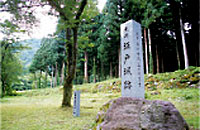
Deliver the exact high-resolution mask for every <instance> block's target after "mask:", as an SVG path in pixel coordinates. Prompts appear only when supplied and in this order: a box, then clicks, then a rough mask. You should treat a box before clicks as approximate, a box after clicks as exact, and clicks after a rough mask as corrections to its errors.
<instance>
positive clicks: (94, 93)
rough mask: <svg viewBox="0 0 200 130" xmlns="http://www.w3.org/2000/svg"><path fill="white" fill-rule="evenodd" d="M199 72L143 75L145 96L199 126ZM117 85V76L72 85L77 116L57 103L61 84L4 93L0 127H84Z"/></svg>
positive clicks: (8, 129)
mask: <svg viewBox="0 0 200 130" xmlns="http://www.w3.org/2000/svg"><path fill="white" fill-rule="evenodd" d="M199 76H200V75H199V68H190V71H186V70H179V71H176V72H172V73H163V74H157V75H149V76H145V85H146V93H145V97H146V99H148V100H165V101H170V102H172V103H173V104H174V105H175V106H176V108H177V109H178V110H179V111H180V113H181V114H182V115H183V117H184V118H185V119H186V121H187V123H188V124H189V125H190V127H191V128H193V129H200V126H199V118H200V117H199V114H200V113H199V108H200V104H199V96H200V94H199V86H198V85H199V83H198V82H197V81H193V80H192V79H194V78H198V81H199V78H200V77H199ZM179 83H180V86H179ZM184 84H186V85H184ZM120 86H121V83H120V79H111V80H107V81H104V82H99V83H96V84H83V85H76V86H75V87H74V90H81V111H80V117H73V116H72V111H73V110H72V108H62V107H61V101H62V87H57V88H53V89H52V88H45V89H38V90H28V91H25V92H20V93H18V96H16V97H4V98H3V99H1V106H0V108H1V115H2V116H1V118H2V123H1V129H2V130H16V129H19V130H21V129H24V130H88V129H90V128H91V127H92V126H93V125H94V124H95V119H96V115H97V112H98V111H99V110H100V108H101V107H102V105H103V104H104V103H106V102H108V101H109V100H111V99H114V98H118V97H120V96H121V93H120Z"/></svg>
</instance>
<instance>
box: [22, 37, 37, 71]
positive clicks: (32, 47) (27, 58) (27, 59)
mask: <svg viewBox="0 0 200 130" xmlns="http://www.w3.org/2000/svg"><path fill="white" fill-rule="evenodd" d="M21 43H22V45H24V46H27V47H28V49H26V50H22V51H21V54H20V59H21V61H22V64H23V65H24V68H27V67H28V66H29V65H30V64H31V62H32V59H33V56H34V54H35V53H36V51H37V50H38V49H39V48H40V44H41V39H28V40H24V41H21Z"/></svg>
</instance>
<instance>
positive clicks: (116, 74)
mask: <svg viewBox="0 0 200 130" xmlns="http://www.w3.org/2000/svg"><path fill="white" fill-rule="evenodd" d="M117 68H118V66H117V64H116V65H115V78H117V77H118V76H119V75H118V74H119V73H118V71H117V70H118V69H117Z"/></svg>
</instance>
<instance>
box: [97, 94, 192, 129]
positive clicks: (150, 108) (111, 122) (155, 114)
mask: <svg viewBox="0 0 200 130" xmlns="http://www.w3.org/2000/svg"><path fill="white" fill-rule="evenodd" d="M100 110H101V111H99V112H98V115H97V118H96V123H95V125H94V127H96V130H189V126H188V124H187V122H186V121H185V119H184V118H183V116H182V115H181V114H180V112H179V111H178V110H177V109H176V107H175V106H174V105H173V104H172V103H170V102H168V101H158V100H153V101H149V100H145V99H142V98H132V97H120V98H118V99H114V100H111V101H109V102H108V103H106V104H104V106H103V107H102V108H101V109H100Z"/></svg>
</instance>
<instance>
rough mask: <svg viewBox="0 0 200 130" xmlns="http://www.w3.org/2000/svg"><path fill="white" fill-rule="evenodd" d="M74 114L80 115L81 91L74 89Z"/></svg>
mask: <svg viewBox="0 0 200 130" xmlns="http://www.w3.org/2000/svg"><path fill="white" fill-rule="evenodd" d="M73 116H75V117H77V116H80V91H74V106H73Z"/></svg>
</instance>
